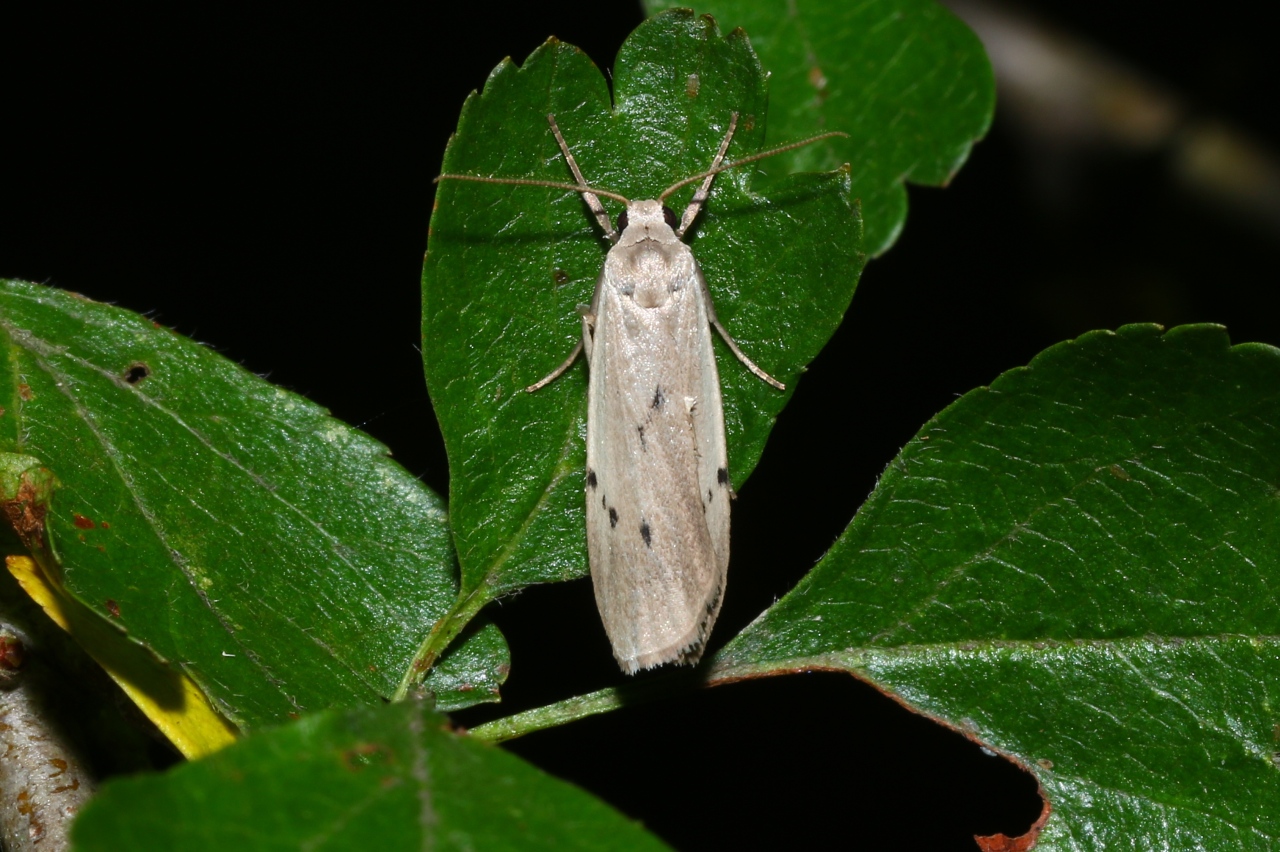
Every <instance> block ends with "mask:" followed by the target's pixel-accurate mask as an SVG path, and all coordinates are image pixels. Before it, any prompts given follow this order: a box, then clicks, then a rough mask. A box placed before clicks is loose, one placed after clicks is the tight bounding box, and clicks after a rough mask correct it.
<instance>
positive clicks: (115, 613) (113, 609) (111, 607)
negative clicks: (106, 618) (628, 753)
mask: <svg viewBox="0 0 1280 852" xmlns="http://www.w3.org/2000/svg"><path fill="white" fill-rule="evenodd" d="M106 607H107V612H109V613H111V617H112V618H119V617H120V604H118V603H116V602H115V601H114V600H112V599H111V598H107V602H106Z"/></svg>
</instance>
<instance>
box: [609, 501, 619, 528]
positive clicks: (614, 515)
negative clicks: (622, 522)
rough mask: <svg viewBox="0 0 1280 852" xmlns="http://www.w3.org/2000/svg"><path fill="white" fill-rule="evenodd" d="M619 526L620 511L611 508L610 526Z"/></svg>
mask: <svg viewBox="0 0 1280 852" xmlns="http://www.w3.org/2000/svg"><path fill="white" fill-rule="evenodd" d="M617 525H618V510H617V509H615V508H613V507H612V506H610V507H609V526H610V527H616V526H617Z"/></svg>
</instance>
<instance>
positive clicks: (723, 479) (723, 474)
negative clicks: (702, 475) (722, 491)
mask: <svg viewBox="0 0 1280 852" xmlns="http://www.w3.org/2000/svg"><path fill="white" fill-rule="evenodd" d="M716 482H719V483H720V484H721V485H728V484H729V471H727V470H725V469H724V468H720V469H719V470H717V471H716Z"/></svg>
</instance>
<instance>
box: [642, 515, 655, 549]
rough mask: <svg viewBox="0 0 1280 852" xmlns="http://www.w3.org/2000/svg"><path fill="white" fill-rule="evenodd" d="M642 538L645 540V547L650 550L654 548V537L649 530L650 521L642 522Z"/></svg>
mask: <svg viewBox="0 0 1280 852" xmlns="http://www.w3.org/2000/svg"><path fill="white" fill-rule="evenodd" d="M640 537H641V538H642V539H644V546H645V547H648V548H650V549H652V547H653V535H652V533H651V532H650V530H649V522H648V521H641V522H640Z"/></svg>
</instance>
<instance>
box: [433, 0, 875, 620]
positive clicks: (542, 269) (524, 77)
mask: <svg viewBox="0 0 1280 852" xmlns="http://www.w3.org/2000/svg"><path fill="white" fill-rule="evenodd" d="M614 90H615V91H614V101H615V103H614V105H613V106H611V104H610V99H609V91H608V87H607V85H606V82H605V80H604V78H603V77H602V76H601V74H600V72H599V71H598V70H597V69H596V68H595V67H594V66H593V65H592V64H591V63H590V61H589V60H588V59H587V58H586V56H585V55H584V54H583V53H582V52H581V51H579V50H578V49H577V48H574V47H570V46H568V45H564V44H561V43H559V42H557V41H555V40H552V41H549V42H547V43H546V44H545V45H543V46H542V47H541V48H539V49H538V50H537V51H535V52H534V54H533V55H532V56H530V57H529V59H528V61H527V62H526V63H525V64H524V66H523V67H521V68H517V67H515V66H514V65H512V64H511V63H510V62H504V63H503V64H501V65H499V66H498V67H497V68H496V69H495V70H494V72H493V74H492V75H491V77H490V78H489V80H488V82H487V84H486V85H485V88H484V91H483V93H481V94H479V95H472V97H471V98H470V99H469V100H468V101H467V104H466V106H465V107H464V108H463V113H462V117H461V119H460V121H459V126H458V132H457V134H456V135H455V136H454V137H453V139H452V140H450V143H449V148H448V151H447V153H446V155H445V161H444V168H443V171H445V172H446V173H462V174H473V175H485V176H505V177H518V178H537V179H544V180H557V181H566V180H570V179H571V175H570V174H569V172H568V169H567V167H566V165H565V163H564V160H563V157H562V155H561V154H560V152H559V148H558V147H557V144H556V141H555V139H554V137H553V136H552V134H551V132H550V130H549V128H548V126H547V119H546V116H547V114H548V113H554V114H555V116H556V119H557V122H558V124H559V126H560V128H561V130H562V131H563V133H564V135H565V138H566V140H567V142H568V144H569V146H570V148H571V150H573V151H574V155H575V158H576V159H577V161H578V163H579V165H580V166H581V168H582V170H583V172H584V174H585V175H586V176H587V179H588V181H590V182H591V183H593V184H594V185H596V186H601V187H606V188H609V189H613V190H616V191H618V192H621V193H623V194H624V195H627V196H628V197H631V198H646V197H654V196H656V195H657V194H658V193H659V192H661V191H662V190H663V189H665V188H666V187H667V186H669V185H670V184H672V183H674V182H675V181H676V180H678V179H680V178H682V177H686V176H689V175H692V174H696V173H697V172H699V171H701V170H705V169H706V168H707V167H708V166H709V165H710V162H711V159H712V156H713V154H714V153H715V150H716V147H717V145H718V144H719V142H720V140H721V137H722V136H723V134H724V132H725V128H726V126H727V124H728V121H729V116H730V113H731V112H733V111H738V112H739V113H740V114H741V116H742V119H741V122H740V126H739V130H738V133H737V135H736V136H735V137H734V140H733V144H732V146H731V148H730V152H729V156H730V157H736V156H740V155H743V154H746V153H749V152H752V151H755V150H757V148H758V147H759V145H760V142H761V140H762V139H763V136H764V103H765V94H764V75H763V72H762V70H761V68H760V65H759V63H758V62H757V61H756V59H755V55H754V54H753V53H752V52H751V48H750V45H749V44H748V42H747V41H746V39H745V38H742V37H741V36H740V35H730V36H727V37H723V36H721V34H720V33H719V31H718V30H717V29H716V28H715V26H714V24H713V23H712V22H711V21H709V20H707V19H705V18H699V17H696V16H694V15H693V14H692V13H688V12H684V13H674V14H669V15H664V16H660V17H659V18H656V19H654V20H652V21H650V22H648V23H646V24H644V25H642V26H641V27H640V28H639V29H637V30H636V32H635V33H634V34H633V35H632V36H631V38H630V39H629V40H628V41H627V43H626V44H625V45H624V46H623V48H622V51H621V53H620V54H619V56H618V62H617V65H616V66H615V70H614ZM820 144H825V143H820ZM751 177H752V169H749V168H742V169H738V170H734V171H732V172H726V173H724V174H722V175H720V176H719V177H718V178H717V179H716V183H715V187H714V189H713V191H712V194H711V199H710V201H709V203H708V205H707V207H706V210H705V211H704V214H703V216H702V218H701V220H700V222H699V224H698V225H697V226H696V227H695V229H694V236H693V238H692V240H691V244H692V247H693V251H694V254H695V256H697V258H698V259H699V261H700V263H701V265H702V268H703V270H704V272H705V274H706V277H707V281H708V284H709V286H710V288H711V291H712V295H713V298H714V299H715V303H716V310H717V312H718V313H719V316H720V318H721V320H722V321H723V322H724V323H725V325H726V326H727V327H728V329H729V330H730V332H731V333H732V334H734V335H735V336H736V338H737V340H738V342H739V343H740V344H741V345H742V348H743V349H744V350H745V351H746V352H747V353H748V354H749V355H750V356H751V357H752V358H753V359H755V360H756V361H757V362H758V363H759V364H760V365H761V366H762V367H763V368H764V369H766V370H768V371H770V372H772V373H773V375H775V376H777V377H778V378H779V379H781V380H782V381H785V382H788V383H793V382H794V381H795V379H796V377H797V376H798V375H799V374H800V372H801V371H802V370H803V369H804V366H805V364H807V363H808V362H809V361H810V360H811V359H812V358H813V357H814V356H815V355H816V354H817V353H818V351H819V350H820V349H821V348H822V346H823V344H824V343H825V342H826V341H827V339H828V338H829V337H830V335H831V334H832V333H833V331H834V330H835V328H836V326H837V325H838V324H839V322H840V319H841V317H842V316H843V314H844V310H845V307H846V306H847V305H848V303H849V300H850V299H851V298H852V295H853V289H854V286H855V284H856V282H857V276H858V272H859V269H860V267H861V257H860V255H859V253H858V237H859V223H858V219H857V216H856V211H855V209H854V208H853V206H852V205H851V203H850V201H849V199H848V196H847V173H843V172H836V173H832V174H823V175H799V176H796V177H794V178H792V179H791V180H788V181H786V182H783V183H780V184H779V185H778V186H776V187H775V189H774V190H773V192H772V193H771V195H770V196H769V197H768V198H765V197H762V196H760V195H756V194H753V193H752V192H750V191H749V190H748V186H749V184H750V179H751ZM692 192H693V188H692V187H689V188H688V189H687V190H686V191H684V192H681V193H677V195H676V196H675V197H673V199H672V207H673V208H677V207H679V208H681V209H683V205H684V204H687V202H688V199H689V198H690V196H691V195H692ZM609 203H610V204H612V202H609ZM614 208H615V209H614V212H615V214H616V212H617V210H616V205H614ZM606 248H607V246H606V244H605V241H604V240H603V239H602V235H601V234H600V233H599V229H598V228H597V226H596V225H595V223H594V221H593V220H592V218H591V217H590V215H589V213H588V211H587V209H586V207H585V206H584V204H583V201H582V199H581V198H580V197H579V195H578V194H576V193H573V192H566V191H564V190H551V189H545V188H535V187H514V186H503V185H492V184H478V183H470V182H462V181H444V182H442V183H441V184H440V186H439V190H438V195H437V202H436V210H435V213H434V214H433V216H432V221H431V233H430V238H429V242H428V253H427V260H426V264H425V267H424V270H423V362H424V365H425V368H426V374H427V381H428V386H429V388H430V390H431V396H432V401H433V403H434V406H435V410H436V414H437V416H438V417H439V419H440V426H441V431H442V432H443V434H444V439H445V444H446V448H447V450H448V454H449V464H450V514H451V522H452V526H453V532H454V536H455V539H456V542H457V549H458V558H459V562H460V564H461V566H462V583H463V599H462V601H461V602H460V604H459V608H458V610H457V612H456V613H455V615H456V617H455V619H454V627H448V626H445V627H442V628H441V630H440V635H439V637H437V638H438V639H439V643H443V642H445V641H447V637H448V634H449V631H450V630H452V629H456V626H457V625H459V624H461V623H464V621H465V617H467V616H468V615H469V614H470V613H472V612H474V611H475V610H476V609H478V608H479V606H480V605H483V603H484V602H486V601H488V600H490V599H492V598H493V597H495V596H496V595H498V594H500V593H502V592H504V591H508V590H511V589H516V588H519V587H521V586H523V585H526V584H529V583H535V582H549V581H555V580H563V579H567V578H571V577H577V576H581V575H582V574H584V573H586V553H585V546H584V544H585V535H584V532H583V529H584V522H583V495H582V488H583V484H582V477H583V467H584V453H585V451H584V446H583V420H584V415H585V408H586V405H585V390H586V387H585V386H586V382H585V377H586V370H585V364H578V365H577V366H576V367H575V368H574V369H572V370H570V371H569V372H568V373H567V374H565V375H564V376H562V377H561V378H560V379H558V380H557V381H555V382H553V383H552V384H550V385H549V386H547V387H545V388H544V389H542V390H540V391H538V392H537V393H535V394H527V393H525V392H524V391H523V388H525V387H526V386H527V385H529V384H531V383H533V382H535V381H537V380H538V379H540V378H542V377H543V376H544V375H546V374H547V373H549V372H550V371H551V370H552V369H553V368H554V367H555V366H556V365H557V364H559V363H560V362H561V361H562V360H563V359H564V357H565V356H566V355H568V354H569V352H570V351H571V350H572V349H573V347H574V345H575V342H576V341H577V340H578V339H579V338H580V336H581V322H580V319H579V316H578V313H577V312H576V310H575V306H576V305H578V304H581V303H586V302H589V301H590V300H591V294H592V291H593V288H594V284H595V280H596V276H597V275H598V273H599V271H600V268H601V265H602V263H603V260H604V255H605V251H606ZM717 346H718V349H719V351H718V357H719V362H720V365H721V367H720V373H721V380H722V384H723V389H724V398H725V419H726V424H727V430H728V437H729V447H730V470H731V472H732V474H733V476H734V480H735V482H739V483H740V482H742V480H743V479H744V478H745V477H746V475H747V473H749V472H750V470H751V469H752V467H754V465H755V463H756V461H757V459H758V458H759V455H760V452H761V449H762V447H763V445H764V441H765V439H766V438H767V437H768V434H769V430H770V428H771V427H772V425H773V421H774V418H775V417H776V415H777V413H778V412H779V411H780V410H781V408H782V406H783V405H784V404H785V402H786V400H787V398H788V394H784V393H781V392H779V391H777V390H775V389H774V388H771V387H769V386H768V385H766V384H765V383H764V382H762V381H760V380H759V379H758V378H756V377H755V376H753V375H751V374H750V373H748V372H747V370H746V369H745V368H744V367H742V365H741V364H739V363H738V362H737V361H735V360H734V359H733V357H732V355H731V354H730V353H729V352H728V350H727V348H725V347H723V346H720V345H719V344H717Z"/></svg>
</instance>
